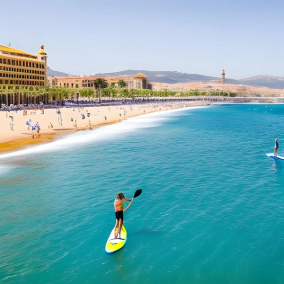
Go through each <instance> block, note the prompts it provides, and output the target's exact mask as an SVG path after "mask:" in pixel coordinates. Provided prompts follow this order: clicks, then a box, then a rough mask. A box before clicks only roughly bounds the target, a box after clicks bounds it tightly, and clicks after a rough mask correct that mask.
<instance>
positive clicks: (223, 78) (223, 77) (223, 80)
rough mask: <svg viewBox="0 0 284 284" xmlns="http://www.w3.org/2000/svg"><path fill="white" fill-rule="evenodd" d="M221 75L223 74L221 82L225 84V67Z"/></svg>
mask: <svg viewBox="0 0 284 284" xmlns="http://www.w3.org/2000/svg"><path fill="white" fill-rule="evenodd" d="M221 75H222V80H221V83H222V84H225V75H226V74H225V71H224V69H223V72H222V74H221Z"/></svg>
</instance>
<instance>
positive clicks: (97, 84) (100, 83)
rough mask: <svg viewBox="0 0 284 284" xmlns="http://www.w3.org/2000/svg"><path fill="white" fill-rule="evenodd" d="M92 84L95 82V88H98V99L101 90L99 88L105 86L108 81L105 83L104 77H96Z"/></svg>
mask: <svg viewBox="0 0 284 284" xmlns="http://www.w3.org/2000/svg"><path fill="white" fill-rule="evenodd" d="M94 84H95V87H96V89H98V90H99V100H101V98H102V91H101V89H104V88H107V86H108V83H107V81H106V80H105V79H103V78H98V79H96V80H95V81H94Z"/></svg>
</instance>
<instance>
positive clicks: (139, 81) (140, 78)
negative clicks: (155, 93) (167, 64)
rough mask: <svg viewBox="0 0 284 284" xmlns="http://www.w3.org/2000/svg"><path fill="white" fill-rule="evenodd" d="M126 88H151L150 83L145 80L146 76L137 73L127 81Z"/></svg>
mask: <svg viewBox="0 0 284 284" xmlns="http://www.w3.org/2000/svg"><path fill="white" fill-rule="evenodd" d="M128 89H130V90H131V89H140V90H143V89H152V84H150V83H149V82H148V81H147V77H146V76H144V75H142V74H141V73H138V74H137V75H135V76H134V77H132V78H131V79H130V80H129V82H128Z"/></svg>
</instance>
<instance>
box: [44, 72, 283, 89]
mask: <svg viewBox="0 0 284 284" xmlns="http://www.w3.org/2000/svg"><path fill="white" fill-rule="evenodd" d="M137 73H142V74H143V75H145V76H146V77H147V78H148V80H149V82H156V83H167V84H177V83H194V82H203V83H209V82H210V81H216V80H221V77H213V76H207V75H200V74H188V73H182V72H178V71H148V70H143V69H136V70H133V69H128V70H123V71H118V72H109V73H96V74H94V75H92V76H96V77H109V76H111V77H117V76H135V75H136V74H137ZM47 75H48V76H55V77H66V76H73V75H71V74H68V73H64V72H60V71H55V70H52V69H48V70H47ZM226 83H227V84H235V85H247V86H253V87H268V88H271V89H284V77H280V76H269V75H256V76H251V77H247V78H243V79H240V80H235V79H231V78H226Z"/></svg>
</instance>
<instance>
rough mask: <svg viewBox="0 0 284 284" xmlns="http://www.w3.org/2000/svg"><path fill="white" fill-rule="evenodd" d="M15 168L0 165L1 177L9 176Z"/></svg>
mask: <svg viewBox="0 0 284 284" xmlns="http://www.w3.org/2000/svg"><path fill="white" fill-rule="evenodd" d="M12 168H13V167H10V166H3V165H0V177H1V176H3V175H5V174H7V173H8V172H9V171H10V170H11V169H12Z"/></svg>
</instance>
